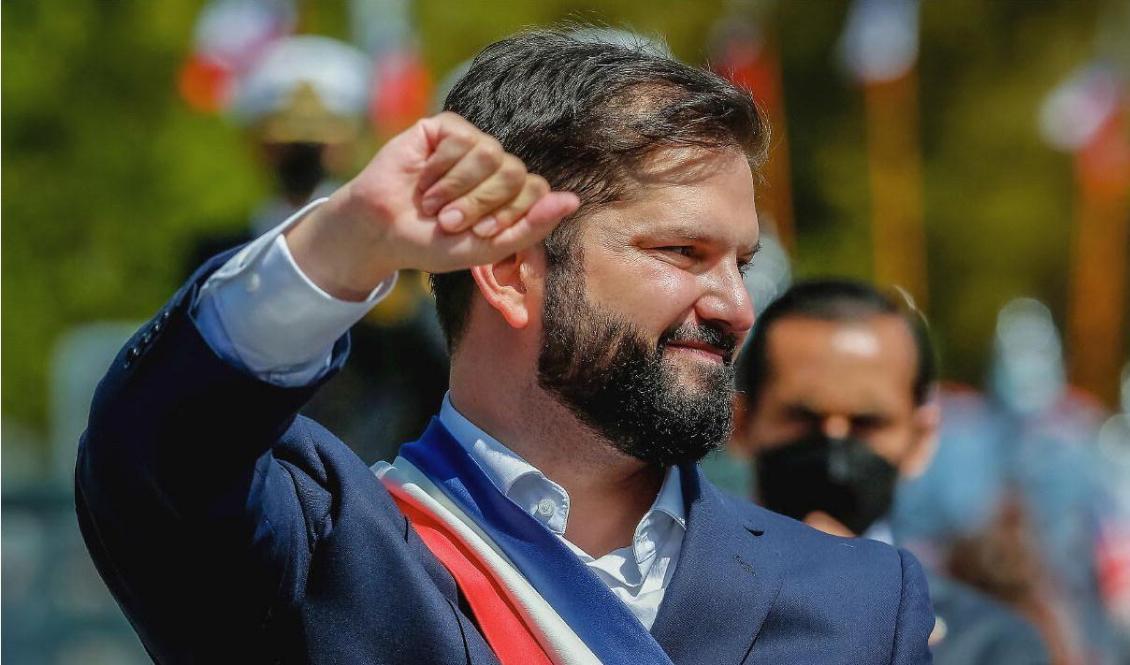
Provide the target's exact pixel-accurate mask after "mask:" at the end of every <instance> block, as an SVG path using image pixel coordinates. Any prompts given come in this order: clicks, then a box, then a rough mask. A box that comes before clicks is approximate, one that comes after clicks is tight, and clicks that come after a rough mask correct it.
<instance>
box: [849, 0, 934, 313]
mask: <svg viewBox="0 0 1130 665" xmlns="http://www.w3.org/2000/svg"><path fill="white" fill-rule="evenodd" d="M839 51H840V58H841V61H842V63H843V65H844V67H845V69H846V70H847V72H848V73H849V74H850V75H851V76H852V77H853V78H854V79H855V80H856V82H857V83H859V84H860V85H861V86H862V87H863V91H864V108H865V112H866V115H867V118H866V121H867V155H868V175H869V180H870V189H871V206H872V223H871V235H872V246H873V248H874V249H873V252H874V259H873V260H874V265H875V278H876V280H877V281H879V282H881V283H888V284H897V285H900V286H902V287H903V288H905V289H906V290H907V291H909V292H910V293H911V295H913V296H914V299H915V301H916V302H918V303H920V304H921V305H922V306H923V309H925V304H926V302H927V297H926V296H927V277H926V248H925V245H926V239H925V231H924V229H923V221H922V217H923V213H922V175H921V174H922V165H921V156H920V154H919V146H918V99H917V89H916V86H917V81H916V78H915V76H914V69H915V64H916V62H917V58H918V2H917V0H854V2H853V3H852V5H851V8H850V10H849V11H848V16H847V22H846V25H845V27H844V32H843V35H842V36H841V38H840V44H839Z"/></svg>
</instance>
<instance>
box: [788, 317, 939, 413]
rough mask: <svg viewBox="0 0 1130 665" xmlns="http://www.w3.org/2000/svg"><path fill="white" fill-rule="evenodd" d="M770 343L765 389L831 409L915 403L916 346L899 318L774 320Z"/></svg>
mask: <svg viewBox="0 0 1130 665" xmlns="http://www.w3.org/2000/svg"><path fill="white" fill-rule="evenodd" d="M767 342H768V343H767V353H766V356H767V361H768V363H769V372H768V375H767V378H766V386H765V387H766V389H767V390H766V392H769V391H773V392H774V393H775V394H777V395H778V396H780V397H783V398H785V399H789V400H796V401H803V402H806V403H809V404H811V405H813V406H822V407H826V408H827V409H829V410H847V411H853V410H865V409H875V408H898V407H901V406H905V405H906V404H907V403H909V402H913V387H914V379H915V374H916V372H917V367H918V357H917V350H916V347H915V344H914V338H913V336H912V334H911V331H910V329H909V327H908V326H907V325H906V322H905V321H903V320H902V318H900V317H898V316H895V315H876V316H872V317H868V318H865V319H862V320H860V321H823V320H820V319H813V318H807V317H801V316H792V317H785V318H782V319H780V320H778V321H777V322H776V323H774V324H773V327H772V328H771V329H770V330H769V336H768V339H767Z"/></svg>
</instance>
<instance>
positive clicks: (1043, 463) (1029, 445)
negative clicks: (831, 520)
mask: <svg viewBox="0 0 1130 665" xmlns="http://www.w3.org/2000/svg"><path fill="white" fill-rule="evenodd" d="M987 388H988V389H987V393H988V397H989V402H988V403H989V405H990V407H991V409H992V415H993V417H994V418H995V419H997V421H998V425H997V428H996V429H997V431H998V433H999V438H998V439H997V440H996V441H994V442H993V445H994V446H995V447H996V448H997V453H996V454H997V455H999V457H1000V459H1001V460H1002V463H1001V469H1002V471H1003V476H1002V478H1001V479H1000V482H1001V484H1002V486H1003V487H1004V488H1006V495H1007V496H1010V497H1015V499H1016V500H1018V501H1019V505H1018V509H1019V510H1020V511H1021V513H1022V514H1023V515H1026V516H1028V520H1026V521H1024V522H1023V523H1021V525H1020V526H1021V527H1022V528H1024V529H1026V530H1027V531H1026V533H1025V540H1026V541H1030V542H1031V543H1032V545H1033V546H1034V547H1035V550H1036V552H1035V556H1036V557H1037V558H1038V560H1039V562H1040V564H1041V566H1042V569H1043V571H1044V579H1043V583H1044V584H1045V585H1046V586H1047V587H1048V589H1049V593H1050V594H1051V597H1052V602H1053V604H1054V605H1056V606H1057V607H1058V608H1059V609H1060V610H1061V613H1062V615H1063V616H1064V617H1065V620H1064V625H1065V627H1066V628H1067V629H1068V630H1069V635H1068V637H1069V639H1070V641H1071V642H1072V643H1073V644H1077V645H1078V647H1079V649H1080V652H1081V654H1082V655H1081V659H1082V660H1083V662H1087V663H1100V664H1102V665H1107V664H1108V663H1110V664H1113V663H1121V662H1125V660H1126V659H1127V658H1130V654H1127V653H1126V652H1125V651H1124V650H1123V649H1122V646H1121V645H1120V644H1119V642H1118V638H1117V627H1116V624H1115V621H1114V618H1113V617H1112V616H1111V613H1110V610H1109V608H1108V606H1107V605H1106V603H1105V602H1104V600H1103V597H1102V593H1101V586H1100V571H1099V565H1100V559H1101V556H1102V555H1101V550H1100V547H1101V545H1102V542H1103V531H1104V528H1106V527H1107V526H1109V525H1111V524H1113V523H1114V522H1116V521H1117V519H1118V516H1117V508H1116V506H1115V502H1114V501H1113V499H1112V497H1111V495H1110V493H1109V491H1108V490H1107V489H1106V486H1105V483H1104V477H1103V461H1102V458H1101V455H1100V451H1099V448H1098V446H1097V445H1096V442H1097V441H1098V439H1099V433H1100V429H1101V426H1102V423H1103V422H1104V420H1105V419H1106V418H1107V414H1106V412H1105V409H1104V408H1103V407H1102V406H1101V404H1099V402H1098V401H1097V400H1096V399H1094V398H1093V397H1091V396H1090V395H1088V394H1086V393H1085V392H1083V391H1081V390H1079V389H1077V388H1075V387H1073V386H1071V385H1070V384H1069V383H1068V381H1067V369H1066V363H1065V359H1064V347H1063V342H1062V338H1061V336H1060V333H1059V330H1058V328H1057V326H1056V324H1055V321H1054V318H1053V317H1052V313H1051V311H1050V310H1049V309H1048V307H1047V306H1046V305H1044V304H1043V303H1041V302H1039V301H1037V300H1034V299H1032V298H1018V299H1015V300H1012V301H1010V302H1008V303H1006V304H1005V305H1004V306H1003V307H1002V308H1001V310H1000V312H999V313H998V316H997V325H996V331H995V335H994V339H993V353H992V360H991V366H990V372H989V377H988V387H987ZM1002 514H1007V511H1005V512H1003V513H1002ZM974 536H975V537H990V539H991V531H990V532H988V533H986V532H980V533H978V534H974ZM990 549H991V548H990Z"/></svg>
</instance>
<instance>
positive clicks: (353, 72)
mask: <svg viewBox="0 0 1130 665" xmlns="http://www.w3.org/2000/svg"><path fill="white" fill-rule="evenodd" d="M371 70H372V66H371V63H370V59H369V57H368V56H367V55H366V54H364V53H363V52H361V51H360V50H358V49H356V48H354V47H353V46H350V45H349V44H345V43H343V42H341V41H338V40H335V39H331V38H328V37H322V36H317V35H299V36H288V37H282V38H280V39H277V40H275V41H274V42H272V43H271V44H270V45H269V46H267V47H265V48H264V49H263V52H262V53H261V55H259V56H258V57H256V58H254V59H253V60H252V61H251V64H250V65H249V66H248V68H247V71H246V72H245V73H243V74H242V75H241V76H240V77H239V79H238V81H237V82H236V84H235V93H234V96H233V100H232V103H231V108H230V116H231V117H232V118H233V119H234V120H235V121H236V122H238V123H239V124H240V125H241V126H243V127H244V128H245V130H246V136H247V138H248V142H249V144H250V145H251V146H252V147H253V149H254V150H255V151H256V153H257V155H258V157H259V161H260V163H261V164H262V165H263V168H264V169H265V170H266V172H267V173H268V174H269V176H270V179H271V183H272V192H271V194H270V195H269V196H268V197H267V199H266V200H265V201H263V202H261V203H260V204H259V205H258V207H257V209H256V210H255V212H254V213H253V214H252V215H251V217H250V219H249V221H248V223H247V224H246V225H245V226H244V227H243V228H241V229H239V230H238V231H237V232H235V233H234V234H233V233H223V234H218V235H217V234H210V235H208V236H205V237H203V238H200V239H199V240H198V241H197V242H196V245H195V247H194V250H193V252H192V256H191V259H192V261H191V266H190V268H189V269H188V270H187V271H186V273H185V276H186V277H187V276H188V274H191V272H192V270H195V268H196V267H197V266H199V265H200V264H201V263H203V262H204V261H205V260H207V259H208V258H210V257H211V256H213V255H215V254H217V253H219V252H221V251H223V250H226V249H229V248H231V247H235V246H237V245H240V244H244V243H247V242H250V241H251V240H252V239H254V238H255V237H256V236H258V235H260V234H262V233H264V232H266V231H268V230H269V229H270V228H271V227H272V226H274V225H275V224H277V223H278V221H279V220H282V219H286V218H287V217H290V216H291V215H293V214H294V213H295V212H297V211H298V210H299V209H301V208H302V207H303V206H305V205H306V204H307V203H309V202H310V200H311V199H312V198H314V197H316V196H325V195H328V194H329V193H330V192H332V191H333V190H334V189H336V188H337V187H338V186H339V185H340V182H339V178H340V176H341V174H343V173H346V172H347V171H348V169H349V168H350V167H351V166H352V165H353V160H354V156H355V155H356V154H357V151H358V150H359V147H360V143H361V140H362V138H363V135H364V129H365V124H366V120H365V116H366V113H367V109H368V103H369V98H370V79H371V78H372V72H371ZM430 300H431V298H430V295H429V293H428V291H427V288H426V285H425V280H424V279H423V276H422V275H421V274H420V273H418V272H415V273H411V274H409V273H407V272H406V274H405V275H404V276H403V279H401V280H400V281H399V283H398V284H397V286H396V288H395V289H394V291H393V292H392V293H390V294H389V295H388V297H387V298H386V306H385V307H382V308H381V309H380V310H378V311H374V312H373V313H371V314H370V316H367V317H366V318H364V319H363V320H361V321H360V322H358V323H357V325H355V326H354V327H353V330H352V342H353V345H352V361H351V362H350V364H349V365H348V366H346V367H345V368H343V371H342V372H340V373H339V374H338V375H337V376H336V377H334V380H332V381H330V382H329V383H328V384H327V385H326V386H325V387H324V388H323V389H322V390H320V391H319V392H318V394H317V395H316V396H315V397H314V398H313V399H311V401H310V402H309V403H308V404H307V405H305V407H304V408H303V413H304V414H305V415H308V416H310V417H311V418H314V419H315V420H317V421H318V422H320V423H323V424H324V425H326V426H327V427H330V428H332V429H333V431H334V432H336V433H337V434H338V436H340V437H341V438H342V440H343V441H345V442H346V443H347V444H348V445H349V446H350V447H351V448H353V450H354V451H356V452H357V453H358V455H360V456H361V457H362V458H363V459H365V460H368V461H369V462H374V461H376V460H379V459H386V460H388V459H392V458H393V457H394V456H395V454H396V449H397V447H398V446H399V444H400V443H401V442H403V441H405V440H408V439H411V438H414V437H416V436H419V434H420V432H422V431H423V430H424V427H425V426H426V425H427V423H428V419H429V418H430V417H431V414H432V413H434V412H435V409H436V408H437V407H438V406H439V404H440V402H441V401H442V399H443V394H444V391H445V390H446V389H447V380H446V375H447V370H448V360H447V353H446V349H445V348H444V344H443V335H442V332H441V331H440V329H439V324H438V322H437V321H436V319H435V315H434V313H433V311H432V309H431V307H430ZM374 414H380V415H379V416H376V415H374Z"/></svg>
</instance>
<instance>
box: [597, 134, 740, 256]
mask: <svg viewBox="0 0 1130 665" xmlns="http://www.w3.org/2000/svg"><path fill="white" fill-rule="evenodd" d="M625 189H626V195H625V196H624V198H623V199H622V200H620V201H617V202H615V203H612V204H609V205H606V206H603V207H601V208H599V209H597V210H595V211H593V213H591V214H590V215H589V216H588V219H587V220H586V226H587V227H589V230H591V231H592V232H593V233H592V234H591V235H590V237H591V239H592V240H594V241H596V242H600V241H601V240H608V239H630V238H632V237H634V236H639V235H672V236H679V237H680V238H686V239H690V240H703V241H707V240H709V241H716V242H719V243H724V244H726V245H733V246H736V247H741V246H745V245H749V246H751V247H752V246H754V245H756V244H757V238H758V225H757V212H756V209H755V207H754V184H753V173H752V171H751V169H750V166H749V162H748V161H747V160H746V158H745V156H744V155H743V154H742V153H741V152H740V151H738V150H736V149H735V150H721V151H703V150H688V149H683V150H678V151H666V152H662V153H660V154H658V155H657V156H656V157H655V158H653V159H652V160H649V162H648V165H647V167H646V168H645V170H644V171H642V172H640V173H636V174H634V176H633V178H632V179H631V181H630V182H629V184H628V185H627V187H626V188H625Z"/></svg>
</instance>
